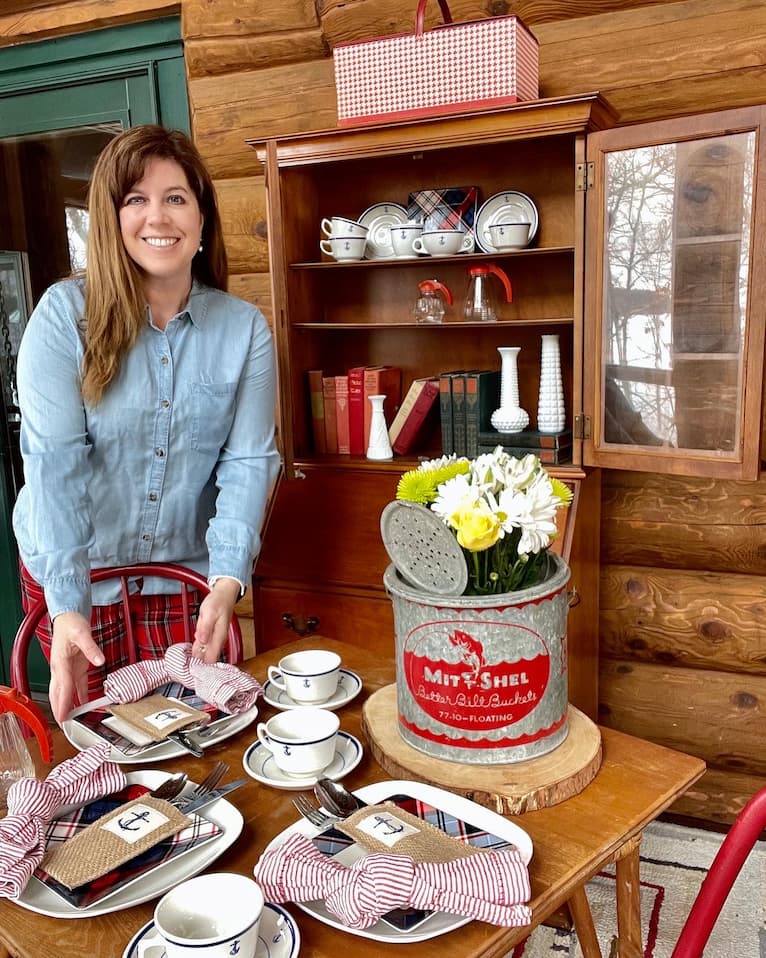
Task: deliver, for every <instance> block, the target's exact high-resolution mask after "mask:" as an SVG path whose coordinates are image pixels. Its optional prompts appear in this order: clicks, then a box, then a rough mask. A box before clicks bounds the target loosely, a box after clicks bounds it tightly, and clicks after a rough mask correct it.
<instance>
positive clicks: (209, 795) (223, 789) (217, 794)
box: [180, 778, 250, 815]
mask: <svg viewBox="0 0 766 958" xmlns="http://www.w3.org/2000/svg"><path fill="white" fill-rule="evenodd" d="M249 781H250V779H249V778H238V779H237V780H236V781H234V782H227V784H226V785H221V786H219V787H218V788H213V789H211V790H210V791H209V792H205V794H204V795H200V796H199V797H198V798H194V799H192V801H190V802H189V804H188V805H182V806H181V807H180V810H181V811H182V812H183V813H184V815H187V814H188V813H189V812H196V811H198V810H199V809H200V808H204V806H205V805H209V804H210V803H211V802H214V801H216V799H219V798H221V796H223V795H226V794H228V793H229V792H233V791H234V789H235V788H239V786H240V785H245V784H247V782H249Z"/></svg>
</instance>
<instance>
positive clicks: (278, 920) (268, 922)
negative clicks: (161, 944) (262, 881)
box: [122, 901, 301, 958]
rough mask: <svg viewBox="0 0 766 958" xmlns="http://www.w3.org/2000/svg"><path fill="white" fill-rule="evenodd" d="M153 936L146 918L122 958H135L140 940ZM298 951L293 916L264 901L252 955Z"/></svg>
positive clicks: (290, 956)
mask: <svg viewBox="0 0 766 958" xmlns="http://www.w3.org/2000/svg"><path fill="white" fill-rule="evenodd" d="M156 938H159V935H158V934H157V932H156V931H155V929H154V922H153V921H148V922H147V923H146V924H145V925H144V927H143V928H141V930H140V931H138V932H136V934H135V935H134V936H133V938H132V939H131V941H130V944H129V945H128V947H127V948H126V949H125V951H123V953H122V958H138V943H139V942H140V941H144V940H146V941H154V939H156ZM300 950H301V933H300V931H299V930H298V924H297V922H296V921H295V919H294V918H293V916H292V915H291V914H290V912H289V911H285V909H284V908H282V906H281V905H272V904H271V902H268V901H267V902H265V904H264V906H263V914H262V915H261V923H260V925H259V926H258V945H257V947H256V949H255V958H298V953H299V952H300Z"/></svg>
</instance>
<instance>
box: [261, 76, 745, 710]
mask: <svg viewBox="0 0 766 958" xmlns="http://www.w3.org/2000/svg"><path fill="white" fill-rule="evenodd" d="M760 119H761V111H760V110H741V111H735V112H732V113H725V114H718V115H711V116H710V117H707V118H704V117H703V118H686V119H684V120H679V121H678V122H677V123H673V124H670V123H667V124H665V123H656V124H653V125H651V126H644V127H629V128H628V127H626V128H623V129H620V128H612V127H614V123H615V117H614V115H613V113H612V111H611V109H610V108H609V106H608V105H607V104H606V103H605V101H604V100H603V99H601V98H600V97H599V95H598V94H586V95H582V96H572V97H567V98H564V99H558V100H539V101H534V102H530V103H522V104H518V105H517V106H515V107H512V108H510V109H506V110H499V111H490V112H486V113H476V114H466V115H460V116H452V117H442V118H438V119H432V120H422V121H407V122H400V123H395V124H389V125H382V126H374V127H366V128H355V129H337V130H331V131H322V132H318V133H308V134H299V135H294V136H288V137H284V138H280V139H274V140H268V141H265V142H258V141H251V145H252V146H253V147H254V148H255V149H256V150H257V154H258V157H259V159H260V161H261V162H262V163H263V165H264V167H265V173H266V189H267V198H268V217H269V238H270V258H271V277H272V290H273V305H274V326H275V337H276V344H277V353H278V363H279V381H280V392H279V402H280V416H279V420H280V422H279V427H280V438H281V446H282V450H283V454H284V461H285V477H284V480H283V481H282V482H281V485H280V487H279V489H278V490H277V493H276V495H275V497H274V501H273V503H272V508H271V511H270V514H269V516H268V519H267V525H266V528H265V531H264V545H263V550H262V553H261V555H260V557H259V560H258V563H257V566H256V574H255V578H254V582H253V585H254V594H253V599H254V602H253V605H254V622H255V631H256V642H257V645H258V647H259V648H261V649H263V648H269V647H273V646H276V645H278V644H280V643H281V642H284V641H287V640H288V639H291V638H293V637H294V633H293V632H292V631H289V630H290V629H294V630H296V631H298V632H299V633H301V634H308V635H310V634H312V633H319V634H326V635H332V636H335V637H337V638H342V639H346V640H350V641H355V642H359V643H364V644H366V645H368V646H372V647H373V648H379V649H381V651H385V652H386V653H387V654H390V652H391V650H392V648H393V646H394V642H395V639H394V628H393V616H392V610H391V606H390V602H389V600H388V598H387V597H386V595H385V592H384V589H383V583H382V577H383V572H384V570H385V567H386V565H387V564H388V557H387V555H386V553H385V550H384V548H383V544H382V541H381V536H380V528H379V520H380V513H381V511H382V509H383V507H384V506H385V505H386V503H387V502H389V501H390V500H391V499H393V498H394V495H395V490H396V483H397V480H398V477H399V476H400V475H401V473H402V472H403V471H405V470H406V469H409V468H414V466H415V465H416V464H417V459H418V457H433V456H438V455H440V454H441V447H440V446H438V445H436V443H437V442H438V439H437V438H436V437H435V438H434V443H433V444H432V445H431V446H429V447H425V448H418V449H417V450H416V452H417V455H416V456H413V457H411V458H406V457H396V458H395V459H394V460H393V461H392V462H386V463H381V462H371V461H368V460H367V459H366V458H363V457H352V456H348V455H332V456H331V455H317V454H316V452H315V450H314V448H313V445H312V429H311V409H310V403H309V391H308V382H307V372H308V370H310V369H321V370H323V371H324V374H325V375H341V374H343V373H345V372H346V371H347V370H348V369H350V368H351V367H353V366H359V365H364V366H370V365H382V364H389V365H395V366H399V367H400V368H401V370H402V377H403V382H402V387H403V393H404V392H405V391H406V389H407V386H408V385H409V383H410V382H411V381H412V380H413V379H415V378H417V377H422V376H438V374H439V373H440V372H442V371H445V370H450V369H486V368H499V367H500V357H499V354H498V351H497V350H498V347H501V346H519V347H521V351H520V353H519V361H518V376H519V394H520V404H521V406H522V407H523V408H524V409H526V410H527V411H528V412H529V414H530V427H534V426H535V425H536V410H537V400H538V390H539V371H540V355H541V336H542V335H543V334H546V333H555V334H557V335H558V336H559V342H560V350H561V365H562V378H563V383H564V399H565V408H566V424H567V426H568V427H571V428H572V430H573V434H574V439H573V451H572V460H571V464H569V465H562V466H556V467H555V468H552V470H551V471H552V472H554V474H556V475H558V476H560V477H562V478H565V479H566V480H567V481H569V482H571V483H572V485H573V488H575V490H576V497H575V502H574V503H573V506H572V508H571V509H570V510H569V517H568V521H567V525H566V528H565V530H564V534H563V535H562V536H561V537H560V540H559V542H558V548H559V549H560V551H562V553H563V554H564V556H565V557H566V558H567V560H568V562H569V565H570V567H571V569H572V579H571V581H570V588H571V589H572V591H573V593H576V596H577V600H578V601H577V604H575V605H573V608H572V609H571V612H570V617H569V665H570V676H569V680H570V682H569V684H570V699H571V701H572V702H573V704H575V705H576V706H578V707H579V708H581V709H582V710H583V711H585V712H586V713H587V714H588V715H590V716H592V717H595V716H596V712H597V701H598V611H599V605H598V584H599V522H600V516H599V512H600V509H599V506H600V476H599V472H598V470H597V469H594V470H589V471H586V470H585V468H584V467H585V465H593V466H600V465H606V466H611V467H614V468H632V467H635V468H643V469H648V470H652V471H663V470H666V471H670V472H684V471H685V470H687V471H688V470H691V471H690V472H688V474H708V475H712V476H731V477H738V478H746V477H752V475H751V474H752V473H753V471H754V469H756V468H757V457H758V441H759V437H760V425H759V423H756V420H757V418H758V415H759V412H760V396H761V382H760V375H761V371H762V359H763V356H762V354H763V330H764V317H763V310H762V308H761V309H760V315H758V316H757V317H756V312H757V311H754V310H752V308H751V304H752V303H753V302H758V303H761V304H762V303H763V294H764V288H763V278H762V273H763V269H762V266H761V264H760V263H757V262H755V257H753V256H751V255H750V251H751V250H752V249H757V248H760V247H759V245H758V244H757V238H758V237H759V236H760V235H761V233H762V232H763V224H762V220H763V215H762V214H759V215H757V216H756V215H754V210H755V196H756V186H757V182H758V180H759V179H760V178H761V173H760V170H761V168H762V164H761V163H759V162H758V159H759V157H758V153H759V152H761V151H762V150H763V149H764V147H763V145H762V144H761V140H760V137H759V135H758V132H759V123H760ZM642 138H643V139H642ZM646 143H648V144H649V146H648V147H645V146H644V145H645V144H646ZM653 177H654V178H653ZM466 185H472V186H476V187H478V189H479V193H480V201H481V200H486V199H488V198H489V197H491V196H493V195H494V194H496V193H500V192H503V191H506V190H517V191H520V192H522V193H525V194H527V195H528V196H529V197H531V198H532V199H533V201H534V203H535V205H536V207H537V210H538V213H539V230H538V233H537V236H536V237H535V239H534V241H533V243H532V245H531V246H530V247H528V248H526V249H523V250H520V251H516V252H512V253H503V254H498V255H489V254H486V253H483V252H480V251H477V252H472V253H462V254H459V255H455V256H450V257H439V258H433V257H419V258H417V259H373V260H363V261H359V262H350V263H335V262H329V261H325V259H324V257H322V255H321V254H320V250H319V240H320V237H321V234H320V222H321V221H322V219H323V218H325V217H327V218H331V217H333V216H343V217H347V218H350V219H356V218H358V217H359V216H360V215H361V214H362V212H363V211H364V210H366V209H368V208H369V207H370V206H372V205H374V204H377V203H398V204H401V205H405V206H406V204H407V199H408V195H409V194H410V193H412V192H413V191H416V190H424V189H428V188H445V187H450V186H466ZM711 196H712V199H706V198H707V197H711ZM586 207H587V257H586ZM637 217H638V218H637ZM631 230H632V232H631ZM631 244H632V245H631ZM586 258H587V265H586ZM487 262H494V263H497V265H498V266H500V267H501V268H502V269H503V270H504V271H505V272H506V273H507V274H508V276H509V277H510V279H511V283H512V285H513V301H512V302H511V303H503V304H502V305H501V310H500V313H499V315H498V321H497V322H495V323H481V322H466V321H464V320H463V316H462V306H463V301H464V298H465V295H466V292H467V288H468V282H469V274H468V269H469V267H470V266H471V265H477V264H481V263H487ZM433 278H435V279H438V280H439V281H440V282H442V283H444V284H446V285H447V286H448V287H449V288H450V290H452V293H453V295H454V300H455V302H454V305H453V306H451V307H449V306H448V307H447V311H446V315H445V317H444V322H443V323H442V324H438V325H419V324H417V323H416V322H415V320H414V318H413V316H412V309H413V306H414V303H415V299H416V297H417V290H418V284H419V283H421V282H422V281H423V280H426V279H433ZM586 291H587V292H586ZM657 317H663V319H662V321H658V320H657ZM663 322H664V325H663ZM634 340H635V342H634ZM647 357H650V358H647ZM666 367H667V369H666ZM626 383H628V384H629V385H630V388H626ZM636 383H638V384H639V385H640V387H641V388H640V389H639V388H638V386H636V385H635V384H636ZM650 388H653V389H654V390H655V393H656V394H657V395H660V396H661V401H660V400H658V399H657V397H656V395H655V398H654V402H655V409H660V412H661V416H664V417H665V418H664V420H663V421H664V423H665V426H666V430H665V432H664V433H661V432H660V431H659V426H658V424H657V421H656V420H657V417H656V416H655V418H652V417H651V416H649V415H648V414H646V411H645V410H646V403H648V401H649V400H648V399H647V398H646V396H647V395H648V391H649V390H650ZM641 390H644V392H642V391H641ZM637 397H638V399H640V400H641V403H642V405H638V407H637V408H636V405H635V404H636V402H637ZM660 418H661V417H660ZM668 420H673V422H672V424H671V425H670V426H668V422H667V421H668ZM628 426H630V429H627V427H628ZM631 430H632V431H631ZM626 436H629V437H630V438H627V439H626ZM658 439H659V440H660V441H658Z"/></svg>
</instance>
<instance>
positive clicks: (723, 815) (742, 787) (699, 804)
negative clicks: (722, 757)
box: [669, 768, 763, 824]
mask: <svg viewBox="0 0 766 958" xmlns="http://www.w3.org/2000/svg"><path fill="white" fill-rule="evenodd" d="M761 788H763V778H762V777H761V776H760V775H748V774H747V773H745V772H732V771H730V770H728V769H726V770H721V769H717V768H709V769H707V771H706V772H705V774H704V775H703V776H702V778H700V779H698V780H697V781H696V782H695V783H694V785H692V786H691V788H689V789H688V790H687V791H686V792H684V794H683V795H682V796H681V797H680V798H679V799H677V800H676V801H675V802H674V803H673V805H672V806H671V807H670V810H669V811H670V812H671V813H672V814H673V815H681V816H685V817H688V818H702V819H706V820H707V821H709V822H721V823H722V824H731V823H732V822H733V821H734V819H735V818H736V817H737V815H738V814H739V813H740V812H741V811H742V809H743V808H744V807H745V805H746V804H747V802H748V801H749V800H750V799H751V798H752V797H753V795H755V794H756V792H758V791H759V790H760V789H761Z"/></svg>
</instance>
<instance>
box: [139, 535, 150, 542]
mask: <svg viewBox="0 0 766 958" xmlns="http://www.w3.org/2000/svg"><path fill="white" fill-rule="evenodd" d="M141 538H142V539H143V540H144V542H151V541H152V537H151V536H141Z"/></svg>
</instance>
